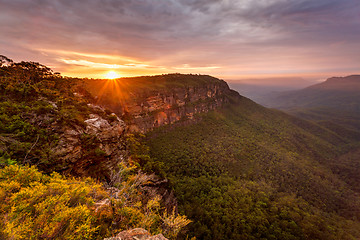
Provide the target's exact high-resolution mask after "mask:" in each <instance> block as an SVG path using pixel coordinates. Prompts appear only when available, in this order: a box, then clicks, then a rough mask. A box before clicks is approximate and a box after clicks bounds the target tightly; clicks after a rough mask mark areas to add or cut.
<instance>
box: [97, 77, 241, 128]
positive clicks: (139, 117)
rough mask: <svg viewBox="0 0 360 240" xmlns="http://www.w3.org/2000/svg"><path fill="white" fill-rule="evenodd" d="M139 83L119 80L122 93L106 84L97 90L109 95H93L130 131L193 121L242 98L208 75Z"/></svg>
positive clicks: (144, 78)
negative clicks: (194, 117)
mask: <svg viewBox="0 0 360 240" xmlns="http://www.w3.org/2000/svg"><path fill="white" fill-rule="evenodd" d="M140 80H141V84H140V83H139V79H138V78H126V79H119V80H118V81H119V84H118V85H119V89H120V90H119V91H112V90H111V89H107V90H106V87H105V86H106V84H107V83H106V82H102V83H100V84H99V83H96V84H98V86H97V87H96V89H105V90H104V91H105V92H106V94H104V92H103V91H99V90H96V89H95V90H93V91H92V92H93V94H94V95H96V96H97V98H98V104H100V105H103V106H106V107H108V108H110V109H111V110H112V111H114V112H116V113H117V114H118V115H120V116H122V118H123V119H124V120H125V121H126V122H127V124H128V127H129V130H130V131H135V132H147V131H149V130H152V129H154V128H156V127H159V126H162V125H166V124H172V123H174V122H176V121H179V120H180V119H192V118H193V116H194V114H197V113H202V112H208V111H210V110H213V109H216V108H218V107H220V106H222V105H224V104H226V103H228V102H230V101H236V100H237V99H238V98H240V95H239V94H238V93H237V92H235V91H233V90H231V89H230V88H229V86H228V85H227V83H226V82H225V81H223V80H220V79H217V78H213V77H210V76H206V75H182V74H169V75H162V76H153V77H143V78H141V79H140ZM132 81H133V83H132ZM159 82H160V83H161V85H160V83H159ZM131 84H133V85H131ZM136 84H137V85H138V88H136ZM134 85H135V86H134ZM129 86H131V87H129ZM154 86H156V87H154ZM114 88H115V87H114ZM101 94H103V95H106V97H103V95H101ZM118 95H121V96H122V97H119V96H118Z"/></svg>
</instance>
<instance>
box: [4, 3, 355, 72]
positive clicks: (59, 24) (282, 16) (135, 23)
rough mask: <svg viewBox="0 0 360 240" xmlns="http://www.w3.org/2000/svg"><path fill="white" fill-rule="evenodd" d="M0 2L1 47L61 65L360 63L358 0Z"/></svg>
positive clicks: (253, 68) (299, 68)
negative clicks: (86, 63) (91, 63)
mask: <svg viewBox="0 0 360 240" xmlns="http://www.w3.org/2000/svg"><path fill="white" fill-rule="evenodd" d="M0 6H1V8H0V22H1V23H6V24H0V35H1V39H0V49H5V53H6V54H9V57H12V58H21V60H23V59H24V60H27V59H29V58H31V59H29V60H37V59H39V61H40V60H42V62H43V63H44V64H47V63H50V64H51V65H53V66H55V67H57V68H58V69H59V70H63V71H67V68H66V67H67V65H71V66H72V68H71V70H74V66H73V65H74V63H75V62H77V63H79V62H82V63H85V62H93V63H96V64H104V65H102V66H103V67H105V66H109V65H114V64H115V65H119V66H127V65H126V64H133V65H128V67H129V66H131V67H133V66H138V67H139V68H142V69H144V68H153V69H158V71H161V70H164V69H166V70H169V71H171V70H176V69H178V70H181V69H182V68H183V66H194V67H189V68H187V69H186V71H191V70H194V71H195V70H197V71H205V70H206V71H213V73H214V74H217V75H220V76H221V75H224V76H226V75H241V74H251V72H253V73H258V72H262V73H263V72H264V73H266V72H269V73H271V74H273V73H274V72H275V73H278V74H281V72H294V73H301V72H304V71H306V72H307V71H316V69H314V68H318V69H319V70H318V71H323V70H327V69H331V68H332V67H334V68H335V67H336V68H340V69H341V66H339V65H342V66H343V69H347V70H346V71H348V69H349V68H351V69H356V64H354V63H356V62H359V57H358V56H359V55H360V54H359V53H360V48H359V47H356V46H358V42H359V40H360V27H359V26H360V17H359V14H358V13H359V11H360V2H359V1H358V0H316V1H314V0H257V1H253V0H167V1H161V0H103V1H98V0H87V1H84V0H78V1H72V0H34V1H26V0H0ZM45 50H46V51H45ZM13 56H15V57H13ZM330 57H331V58H332V59H333V60H329V59H328V58H330ZM43 60H44V61H43ZM64 60H66V61H64ZM336 61H337V62H338V63H337V64H335V63H334V62H336ZM339 61H340V62H341V64H340V63H339ZM141 64H142V65H143V66H140V65H141ZM75 65H76V64H75ZM97 66H101V65H97ZM145 66H146V67H145ZM184 71H185V70H184Z"/></svg>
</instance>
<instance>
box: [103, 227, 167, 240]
mask: <svg viewBox="0 0 360 240" xmlns="http://www.w3.org/2000/svg"><path fill="white" fill-rule="evenodd" d="M104 240H167V238H165V237H164V236H163V235H162V234H157V235H155V236H151V235H150V233H149V232H148V231H146V230H145V229H143V228H134V229H130V230H126V231H122V232H120V233H119V234H118V235H117V236H116V237H111V238H105V239H104Z"/></svg>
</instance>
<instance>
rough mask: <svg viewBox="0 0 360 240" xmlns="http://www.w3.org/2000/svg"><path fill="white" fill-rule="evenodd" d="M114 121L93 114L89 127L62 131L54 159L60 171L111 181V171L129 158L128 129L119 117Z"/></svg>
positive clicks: (54, 151) (71, 127)
mask: <svg viewBox="0 0 360 240" xmlns="http://www.w3.org/2000/svg"><path fill="white" fill-rule="evenodd" d="M112 119H113V120H112V121H111V122H110V121H109V120H107V119H104V118H103V117H102V116H100V115H98V114H90V115H89V118H88V119H86V120H85V121H84V123H85V126H77V125H72V126H66V127H65V129H61V132H62V133H60V134H59V141H58V143H57V145H56V146H55V147H54V148H53V149H52V158H54V159H57V169H56V170H57V171H60V172H63V173H70V174H72V175H77V176H93V177H97V178H98V177H99V176H102V177H104V178H105V179H108V178H109V177H110V172H111V170H112V169H115V168H116V166H117V164H118V163H119V162H121V161H123V160H124V159H125V158H127V152H126V147H125V140H124V136H125V130H126V125H125V123H124V121H122V120H120V119H119V118H118V117H116V115H113V118H112ZM58 132H59V130H58ZM94 156H95V157H94ZM59 163H62V164H59Z"/></svg>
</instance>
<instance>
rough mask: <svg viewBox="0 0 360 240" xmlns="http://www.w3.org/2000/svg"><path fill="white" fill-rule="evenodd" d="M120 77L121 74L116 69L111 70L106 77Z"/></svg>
mask: <svg viewBox="0 0 360 240" xmlns="http://www.w3.org/2000/svg"><path fill="white" fill-rule="evenodd" d="M119 77H120V75H119V74H118V73H117V72H115V71H109V72H107V73H106V74H105V78H106V79H115V78H119Z"/></svg>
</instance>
